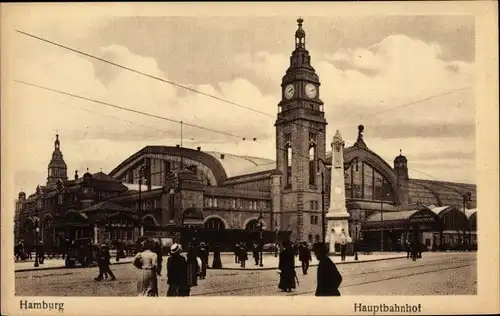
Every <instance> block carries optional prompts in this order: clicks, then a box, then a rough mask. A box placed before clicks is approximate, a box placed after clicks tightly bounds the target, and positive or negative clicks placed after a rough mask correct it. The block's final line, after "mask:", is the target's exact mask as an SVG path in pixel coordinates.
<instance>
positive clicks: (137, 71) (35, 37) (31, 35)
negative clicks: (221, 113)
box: [16, 30, 472, 136]
mask: <svg viewBox="0 0 500 316" xmlns="http://www.w3.org/2000/svg"><path fill="white" fill-rule="evenodd" d="M16 32H18V33H20V34H22V35H25V36H28V37H31V38H34V39H36V40H39V41H42V42H45V43H48V44H51V45H54V46H57V47H60V48H63V49H67V50H69V51H72V52H74V53H77V54H80V55H83V56H86V57H88V58H92V59H95V60H98V61H101V62H104V63H107V64H109V65H112V66H115V67H118V68H121V69H124V70H127V71H130V72H133V73H136V74H139V75H143V76H146V77H148V78H151V79H154V80H158V81H161V82H163V83H167V84H170V85H173V86H176V87H178V88H182V89H185V90H188V91H191V92H194V93H197V94H201V95H204V96H206V97H209V98H212V99H215V100H218V101H221V102H224V103H226V104H230V105H233V106H237V107H240V108H243V109H246V110H249V111H252V112H255V113H259V114H262V115H265V116H268V117H270V118H273V119H274V118H276V115H274V114H270V113H266V112H262V111H259V110H256V109H254V108H252V107H249V106H245V105H242V104H239V103H237V102H233V101H230V100H226V99H224V98H221V97H217V96H214V95H212V94H209V93H205V92H202V91H200V90H197V89H194V88H191V87H187V86H185V85H181V84H179V83H176V82H174V81H171V80H166V79H163V78H160V77H158V76H154V75H151V74H148V73H145V72H142V71H140V70H137V69H133V68H130V67H127V66H124V65H121V64H118V63H115V62H112V61H110V60H107V59H104V58H101V57H97V56H94V55H92V54H90V53H87V52H84V51H81V50H78V49H76V48H72V47H69V46H67V45H63V44H60V43H56V42H55V41H51V40H49V39H46V38H43V37H40V36H37V35H34V34H31V33H28V32H25V31H21V30H16ZM470 87H472V86H468V87H463V88H458V89H454V90H450V91H447V92H444V93H440V94H437V95H433V96H430V97H427V98H425V99H421V100H417V101H413V102H410V103H406V104H403V105H400V106H398V107H396V108H391V109H386V110H382V111H379V112H376V113H373V114H371V115H365V116H363V117H367V116H370V117H373V116H376V115H379V114H382V113H386V112H389V111H392V110H396V109H399V108H404V107H408V106H411V105H414V104H418V103H421V102H424V101H428V100H431V99H434V98H437V97H441V96H444V95H448V94H451V93H454V92H457V91H461V90H465V89H468V88H470ZM291 123H292V124H294V125H297V126H301V127H306V128H308V129H312V130H316V131H320V132H325V136H326V130H323V129H322V128H316V127H312V126H307V125H304V124H300V123H297V122H291ZM344 126H346V125H344Z"/></svg>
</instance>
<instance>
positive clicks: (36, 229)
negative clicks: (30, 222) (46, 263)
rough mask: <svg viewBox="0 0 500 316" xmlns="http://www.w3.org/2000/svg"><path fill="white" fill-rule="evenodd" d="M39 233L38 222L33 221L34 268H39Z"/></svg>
mask: <svg viewBox="0 0 500 316" xmlns="http://www.w3.org/2000/svg"><path fill="white" fill-rule="evenodd" d="M39 232H40V227H39V223H38V220H35V264H34V266H35V268H36V267H38V266H39V263H38V234H39Z"/></svg>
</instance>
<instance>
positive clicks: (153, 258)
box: [133, 242, 158, 296]
mask: <svg viewBox="0 0 500 316" xmlns="http://www.w3.org/2000/svg"><path fill="white" fill-rule="evenodd" d="M152 248H153V244H152V243H150V242H146V243H145V244H144V247H143V251H142V252H139V253H138V254H137V255H136V256H135V257H134V261H133V264H134V266H135V267H136V268H137V269H139V275H138V276H137V292H138V296H158V279H157V277H156V272H157V266H158V256H157V255H156V253H154V252H152V251H151V250H152Z"/></svg>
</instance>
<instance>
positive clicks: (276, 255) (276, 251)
mask: <svg viewBox="0 0 500 316" xmlns="http://www.w3.org/2000/svg"><path fill="white" fill-rule="evenodd" d="M276 224H277V223H275V224H274V230H275V236H274V240H275V249H274V257H275V258H276V257H278V225H276Z"/></svg>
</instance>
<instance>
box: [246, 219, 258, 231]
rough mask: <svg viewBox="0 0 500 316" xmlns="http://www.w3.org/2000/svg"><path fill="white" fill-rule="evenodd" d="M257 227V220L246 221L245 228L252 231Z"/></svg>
mask: <svg viewBox="0 0 500 316" xmlns="http://www.w3.org/2000/svg"><path fill="white" fill-rule="evenodd" d="M258 227H259V221H258V220H256V219H252V220H251V221H249V222H248V223H247V226H246V227H245V229H246V230H250V231H254V230H257V228H258Z"/></svg>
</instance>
